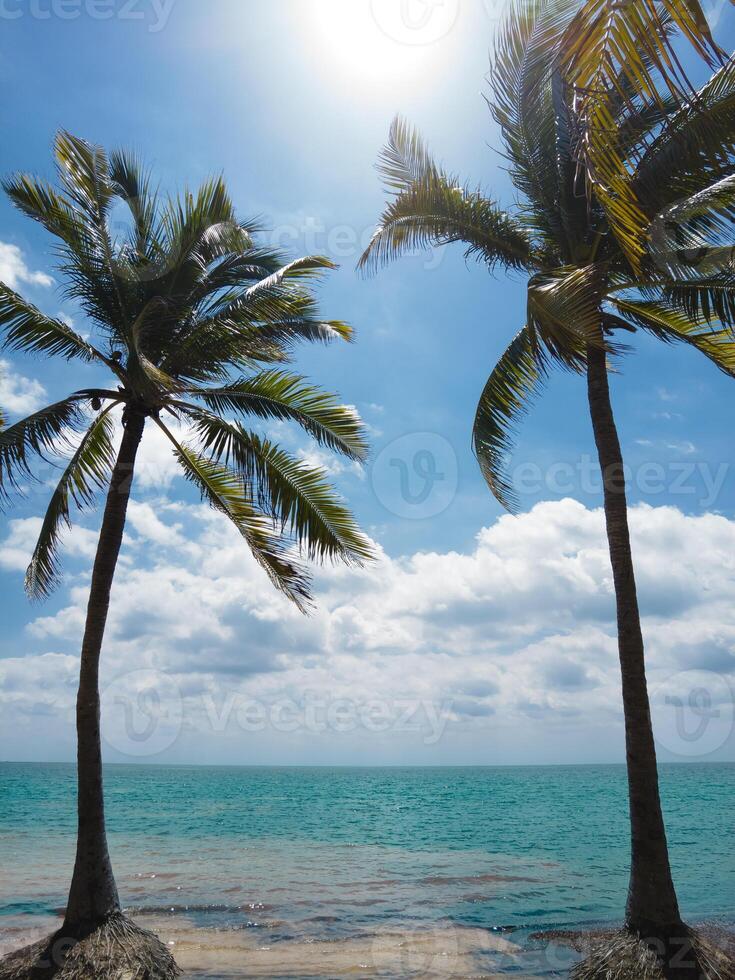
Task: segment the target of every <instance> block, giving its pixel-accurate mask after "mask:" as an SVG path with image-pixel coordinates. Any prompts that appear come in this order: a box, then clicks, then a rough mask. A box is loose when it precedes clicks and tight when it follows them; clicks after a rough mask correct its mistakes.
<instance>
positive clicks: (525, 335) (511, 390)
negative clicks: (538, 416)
mask: <svg viewBox="0 0 735 980" xmlns="http://www.w3.org/2000/svg"><path fill="white" fill-rule="evenodd" d="M546 374H547V368H546V363H545V361H544V358H543V355H542V354H541V353H540V351H539V349H538V346H537V344H536V342H535V340H534V336H533V331H532V330H530V329H529V328H528V327H527V326H526V327H524V328H523V330H521V331H520V333H518V334H517V335H516V336H515V337H514V339H513V341H512V342H511V344H510V346H509V347H508V349H507V350H506V351H505V353H504V354H503V355H502V357H501V358H500V360H499V361H498V363H497V364H496V366H495V367H494V369H493V372H492V374H491V375H490V377H489V378H488V381H487V384H486V385H485V388H484V390H483V392H482V395H481V397H480V402H479V405H478V406H477V414H476V416H475V424H474V426H473V429H472V443H473V447H474V450H475V454H476V455H477V459H478V462H479V464H480V469H481V470H482V475H483V476H484V477H485V480H486V481H487V484H488V486H489V487H490V490H491V491H492V493H493V495H494V496H495V498H496V499H497V500H498V502H499V503H500V504H502V506H503V507H505V508H506V509H507V510H510V511H513V510H515V508H516V507H517V504H518V499H517V496H516V493H515V490H514V488H513V484H512V481H511V480H510V478H509V477H508V475H507V473H506V468H507V463H508V459H509V457H510V455H511V453H512V451H513V445H514V441H513V428H514V426H515V424H517V422H518V421H519V420H520V419H522V418H523V417H524V416H525V415H526V413H527V411H528V407H529V405H530V403H531V401H532V399H533V397H534V396H535V395H536V394H537V392H538V391H539V389H540V387H541V385H542V384H543V382H544V380H545V378H546Z"/></svg>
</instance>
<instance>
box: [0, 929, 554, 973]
mask: <svg viewBox="0 0 735 980" xmlns="http://www.w3.org/2000/svg"><path fill="white" fill-rule="evenodd" d="M137 922H138V923H139V924H140V925H141V926H144V927H145V928H147V929H151V930H153V931H154V932H156V933H157V934H158V936H159V937H160V938H161V940H162V941H163V942H164V943H166V944H167V945H168V946H169V948H170V949H171V951H172V953H173V954H174V956H175V958H176V961H177V963H178V964H179V966H180V967H181V968H182V970H183V971H184V975H185V976H187V977H192V978H195V977H196V978H208V980H236V978H238V980H239V978H244V977H251V978H255V977H263V978H265V977H281V978H286V977H288V978H290V980H297V978H327V977H328V978H335V980H336V978H342V977H345V978H347V977H355V976H364V977H385V978H406V980H408V978H420V977H421V978H427V980H429V978H433V977H457V978H459V977H466V978H488V980H493V978H498V980H501V978H502V976H503V975H507V970H508V968H509V967H515V970H519V971H520V968H521V967H520V962H521V957H522V952H523V951H522V950H521V948H520V947H519V946H517V945H516V944H515V943H513V942H511V941H509V940H508V939H507V938H505V937H504V936H501V935H496V934H493V933H492V932H488V931H487V930H484V929H472V928H465V927H457V926H453V925H451V924H446V925H440V926H438V927H436V928H425V927H423V928H416V929H405V928H401V929H398V928H390V927H386V928H384V929H379V930H376V931H373V932H369V933H368V932H366V933H365V934H363V935H360V936H358V937H355V938H348V939H335V940H311V939H306V940H304V939H288V940H281V941H278V942H266V943H263V942H262V937H259V936H257V935H255V934H254V930H244V929H212V928H207V929H203V928H199V927H197V926H196V925H195V924H194V923H192V922H190V921H187V919H186V918H185V917H183V916H178V915H177V916H175V917H170V918H163V919H159V918H151V917H149V916H140V917H138V918H137ZM48 932H49V929H48V927H45V928H40V927H39V928H34V929H33V930H32V933H31V932H29V930H28V929H27V928H26V929H24V930H23V933H22V935H21V933H20V930H18V932H17V933H16V935H14V936H13V935H12V934H11V935H8V934H7V933H6V937H7V938H6V940H5V942H3V943H2V944H0V955H2V954H4V953H8V952H10V951H11V949H16V948H18V947H19V946H21V945H25V944H27V943H29V942H32V941H34V940H36V939H40V938H42V937H43V936H44V935H47V934H48ZM515 970H514V975H515V976H517V977H518V978H519V980H523V978H524V977H525V978H531V977H532V976H538V974H530V973H528V974H524V973H521V972H517V973H516V972H515Z"/></svg>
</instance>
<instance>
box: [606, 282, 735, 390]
mask: <svg viewBox="0 0 735 980" xmlns="http://www.w3.org/2000/svg"><path fill="white" fill-rule="evenodd" d="M613 306H614V307H615V309H616V310H617V311H618V312H619V313H620V314H621V316H623V317H624V318H625V319H626V320H628V321H630V322H632V323H634V324H635V325H636V326H638V327H640V328H641V329H643V330H645V331H647V332H648V333H650V334H652V335H653V336H654V337H656V338H658V340H662V341H664V342H666V343H674V342H681V343H684V344H689V345H690V346H691V347H695V348H696V349H697V350H698V351H700V352H701V353H702V354H704V355H705V357H708V358H709V359H710V360H711V361H712V362H713V363H714V364H716V365H717V367H718V368H719V369H720V370H721V371H723V372H724V373H725V374H727V375H729V376H730V377H735V341H734V340H733V337H732V332H731V331H730V330H726V329H722V330H713V329H712V328H711V326H710V323H709V322H708V320H707V319H706V318H704V317H699V318H695V317H691V316H689V315H688V314H686V313H684V312H682V310H680V309H677V308H676V307H675V306H670V305H668V304H667V303H665V302H662V301H658V302H656V301H654V300H626V299H616V300H615V301H614V302H613Z"/></svg>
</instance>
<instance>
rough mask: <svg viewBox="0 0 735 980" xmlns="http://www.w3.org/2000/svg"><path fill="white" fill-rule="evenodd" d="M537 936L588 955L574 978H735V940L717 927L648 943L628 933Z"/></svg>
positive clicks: (672, 979) (572, 933)
mask: <svg viewBox="0 0 735 980" xmlns="http://www.w3.org/2000/svg"><path fill="white" fill-rule="evenodd" d="M533 938H534V939H540V940H545V941H547V942H552V943H556V944H557V945H563V946H570V947H571V948H572V949H575V950H576V951H577V952H579V953H582V954H584V956H585V958H584V959H583V960H582V962H581V963H578V964H577V965H576V966H575V967H574V968H573V969H572V971H571V973H570V980H735V957H734V956H733V950H734V948H735V938H734V937H733V935H732V934H731V933H728V932H726V931H725V930H723V929H720V928H718V927H716V926H705V927H703V928H702V929H689V928H686V929H685V930H684V931H683V933H682V935H681V936H678V937H671V938H669V939H668V941H654V940H651V939H648V940H645V939H642V938H640V937H639V936H636V935H634V934H633V933H631V932H628V931H627V930H625V929H622V930H619V931H616V932H598V933H580V932H546V933H538V934H536V935H535V936H534V937H533Z"/></svg>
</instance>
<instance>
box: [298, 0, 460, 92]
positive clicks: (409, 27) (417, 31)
mask: <svg viewBox="0 0 735 980" xmlns="http://www.w3.org/2000/svg"><path fill="white" fill-rule="evenodd" d="M414 4H416V6H415V8H414V7H413V5H414ZM450 6H451V5H450ZM424 8H426V10H428V12H429V13H428V16H427V15H426V14H425V13H422V11H423V10H424ZM306 9H307V10H308V11H309V14H308V16H309V17H310V18H311V20H312V21H313V23H312V29H313V32H314V34H315V35H316V36H317V38H318V41H319V48H318V50H321V52H323V58H324V61H323V67H324V68H325V70H326V71H327V72H330V73H337V74H338V75H340V76H342V77H344V76H349V77H350V79H351V80H354V81H357V82H359V81H361V80H363V81H366V82H369V83H370V84H371V85H374V84H376V83H377V84H379V83H381V82H382V83H388V84H390V83H391V82H395V81H397V80H400V79H402V78H409V77H411V78H416V77H417V76H418V74H419V73H421V72H424V71H425V69H426V68H427V66H428V65H429V64H430V63H431V62H432V61H434V62H436V60H437V56H438V51H437V47H438V44H437V42H438V41H440V40H441V39H442V37H444V36H446V34H447V33H448V30H447V26H448V24H447V23H446V22H445V23H441V22H440V21H437V20H436V19H434V20H433V22H432V14H431V9H432V5H431V3H430V2H429V3H425V2H424V0H388V2H386V0H317V2H316V3H312V4H309V6H308V7H307V8H306ZM435 16H436V15H435ZM444 17H445V21H446V14H444ZM449 26H451V25H449Z"/></svg>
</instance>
